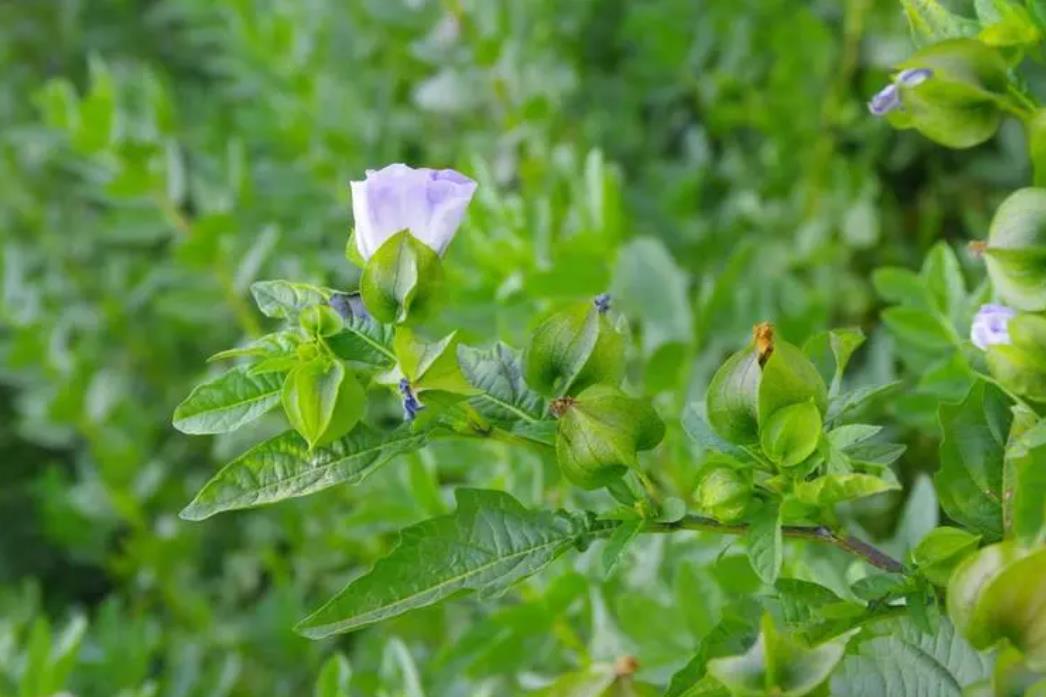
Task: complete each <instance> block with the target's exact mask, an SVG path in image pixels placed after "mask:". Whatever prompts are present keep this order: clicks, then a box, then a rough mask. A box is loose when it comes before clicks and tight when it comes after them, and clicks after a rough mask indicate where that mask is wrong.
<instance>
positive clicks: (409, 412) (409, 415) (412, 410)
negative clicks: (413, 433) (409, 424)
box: [399, 378, 425, 421]
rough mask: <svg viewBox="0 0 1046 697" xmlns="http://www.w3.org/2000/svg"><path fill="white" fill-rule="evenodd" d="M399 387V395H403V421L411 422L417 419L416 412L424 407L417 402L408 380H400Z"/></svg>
mask: <svg viewBox="0 0 1046 697" xmlns="http://www.w3.org/2000/svg"><path fill="white" fill-rule="evenodd" d="M399 387H400V394H402V395H403V420H404V421H413V420H414V419H415V418H416V417H417V415H418V412H420V411H421V410H422V409H424V408H425V405H424V404H422V403H421V402H419V401H418V398H417V396H416V395H415V394H414V390H413V389H412V388H411V386H410V380H408V379H407V378H401V379H400V385H399Z"/></svg>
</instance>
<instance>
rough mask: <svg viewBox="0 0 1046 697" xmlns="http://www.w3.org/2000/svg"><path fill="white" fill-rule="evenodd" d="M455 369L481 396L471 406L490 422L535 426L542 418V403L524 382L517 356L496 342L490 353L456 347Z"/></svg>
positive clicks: (475, 398) (541, 399) (543, 406)
mask: <svg viewBox="0 0 1046 697" xmlns="http://www.w3.org/2000/svg"><path fill="white" fill-rule="evenodd" d="M458 365H460V366H461V372H462V373H463V374H464V375H465V379H466V380H468V382H469V384H470V385H472V386H473V387H475V388H476V389H478V390H481V391H482V394H479V395H476V396H475V397H473V398H472V400H471V401H472V406H473V407H475V408H476V411H478V412H479V413H480V414H482V415H483V416H484V417H486V418H488V419H490V420H492V421H502V422H511V421H526V422H534V421H538V420H540V419H542V418H543V417H544V416H545V412H546V406H545V400H544V399H543V398H542V397H541V395H539V394H538V393H537V392H534V391H533V390H532V389H530V388H529V387H528V386H527V384H526V382H524V380H523V364H522V361H521V359H520V355H519V352H517V351H515V350H514V349H512V348H510V347H509V346H506V345H505V344H503V343H501V342H498V343H496V344H495V345H494V346H493V347H491V348H490V349H488V350H486V351H484V350H482V349H477V348H473V347H471V346H464V345H460V346H458Z"/></svg>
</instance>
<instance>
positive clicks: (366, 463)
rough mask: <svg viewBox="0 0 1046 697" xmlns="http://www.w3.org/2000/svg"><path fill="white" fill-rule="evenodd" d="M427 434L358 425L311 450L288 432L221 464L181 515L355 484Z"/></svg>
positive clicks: (192, 517)
mask: <svg viewBox="0 0 1046 697" xmlns="http://www.w3.org/2000/svg"><path fill="white" fill-rule="evenodd" d="M429 437H430V434H429V433H427V432H416V431H414V430H412V429H411V427H410V426H409V425H404V426H401V427H400V428H398V429H396V430H395V431H392V432H390V433H382V432H379V431H376V430H374V429H373V428H371V427H369V426H367V425H364V424H361V425H359V426H357V427H356V428H355V429H353V431H352V432H351V433H349V434H348V435H347V436H345V437H343V438H341V439H339V440H337V441H335V442H334V443H331V444H330V445H327V446H324V447H318V448H314V449H313V450H312V451H310V450H309V447H308V444H307V443H306V442H305V440H304V439H302V437H301V436H299V435H298V434H297V433H296V432H295V431H287V432H285V433H282V434H280V435H278V436H276V437H275V438H270V439H269V440H267V441H264V442H263V443H259V444H258V445H256V446H254V447H253V448H251V449H250V450H248V451H247V452H245V453H243V454H242V455H240V456H239V457H237V458H236V459H235V460H233V461H232V462H230V463H229V464H227V465H225V467H223V468H222V469H221V471H219V472H218V474H216V475H215V476H214V478H213V479H211V480H210V481H209V482H207V484H206V485H205V486H204V487H203V489H201V490H200V493H198V494H197V495H196V498H195V499H193V501H192V503H190V504H189V505H188V506H186V507H185V509H184V510H183V511H182V512H181V517H182V518H184V519H185V520H203V519H204V518H207V517H210V516H212V515H214V514H215V513H220V512H222V511H229V510H236V509H240V508H250V507H253V506H261V505H264V504H268V503H275V502H276V501H282V500H284V499H288V498H294V497H297V496H306V495H308V494H311V493H314V492H316V491H320V490H322V489H326V488H328V487H331V486H334V485H335V484H343V483H345V484H357V483H359V482H360V481H362V480H363V479H364V478H365V477H367V476H368V475H370V474H371V473H373V472H374V471H375V470H376V469H377V468H378V467H380V466H381V465H383V464H385V463H386V462H388V461H389V460H390V459H392V458H393V457H395V456H397V455H401V454H403V453H406V452H411V451H413V450H417V449H419V448H421V447H423V446H424V445H425V444H426V443H427V442H428V439H429Z"/></svg>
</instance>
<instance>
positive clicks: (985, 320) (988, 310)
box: [970, 305, 1017, 351]
mask: <svg viewBox="0 0 1046 697" xmlns="http://www.w3.org/2000/svg"><path fill="white" fill-rule="evenodd" d="M1016 314H1017V312H1016V311H1015V310H1011V309H1010V308H1008V307H1006V306H1005V305H981V309H979V310H977V314H976V316H974V318H973V326H972V327H970V341H972V342H973V345H974V346H976V347H977V348H979V349H981V350H982V351H984V350H985V349H987V348H988V347H989V346H992V345H993V344H1008V343H1010V331H1009V328H1008V325H1009V323H1010V320H1011V319H1013V317H1014V316H1015V315H1016Z"/></svg>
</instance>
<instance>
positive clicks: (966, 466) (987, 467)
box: [934, 382, 1012, 539]
mask: <svg viewBox="0 0 1046 697" xmlns="http://www.w3.org/2000/svg"><path fill="white" fill-rule="evenodd" d="M939 412H940V420H941V431H942V433H943V436H944V437H943V440H942V441H941V446H940V458H941V468H940V469H939V470H938V471H937V473H936V474H935V475H934V483H935V484H936V485H937V495H938V497H939V498H940V501H941V506H942V507H943V508H944V510H945V511H946V512H947V513H948V515H949V516H950V517H951V518H952V519H953V520H955V521H957V522H959V523H961V524H962V525H964V526H965V527H967V528H972V529H973V530H975V531H977V532H979V533H981V534H983V535H984V536H985V537H986V538H988V539H998V538H999V537H1001V536H1002V527H1003V526H1002V503H1001V502H1002V493H1001V492H1002V469H1003V451H1004V447H1005V443H1006V437H1007V434H1008V433H1009V430H1010V422H1011V420H1012V416H1011V414H1010V411H1009V408H1008V405H1007V403H1006V398H1005V396H1004V395H1003V394H1002V392H1000V391H999V390H998V389H997V388H995V387H993V386H991V385H988V384H986V383H983V382H978V383H976V384H975V385H974V386H973V387H972V388H971V390H970V392H969V394H968V395H967V396H966V399H965V400H963V402H962V403H961V404H958V405H951V404H942V405H941V407H940V410H939Z"/></svg>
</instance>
